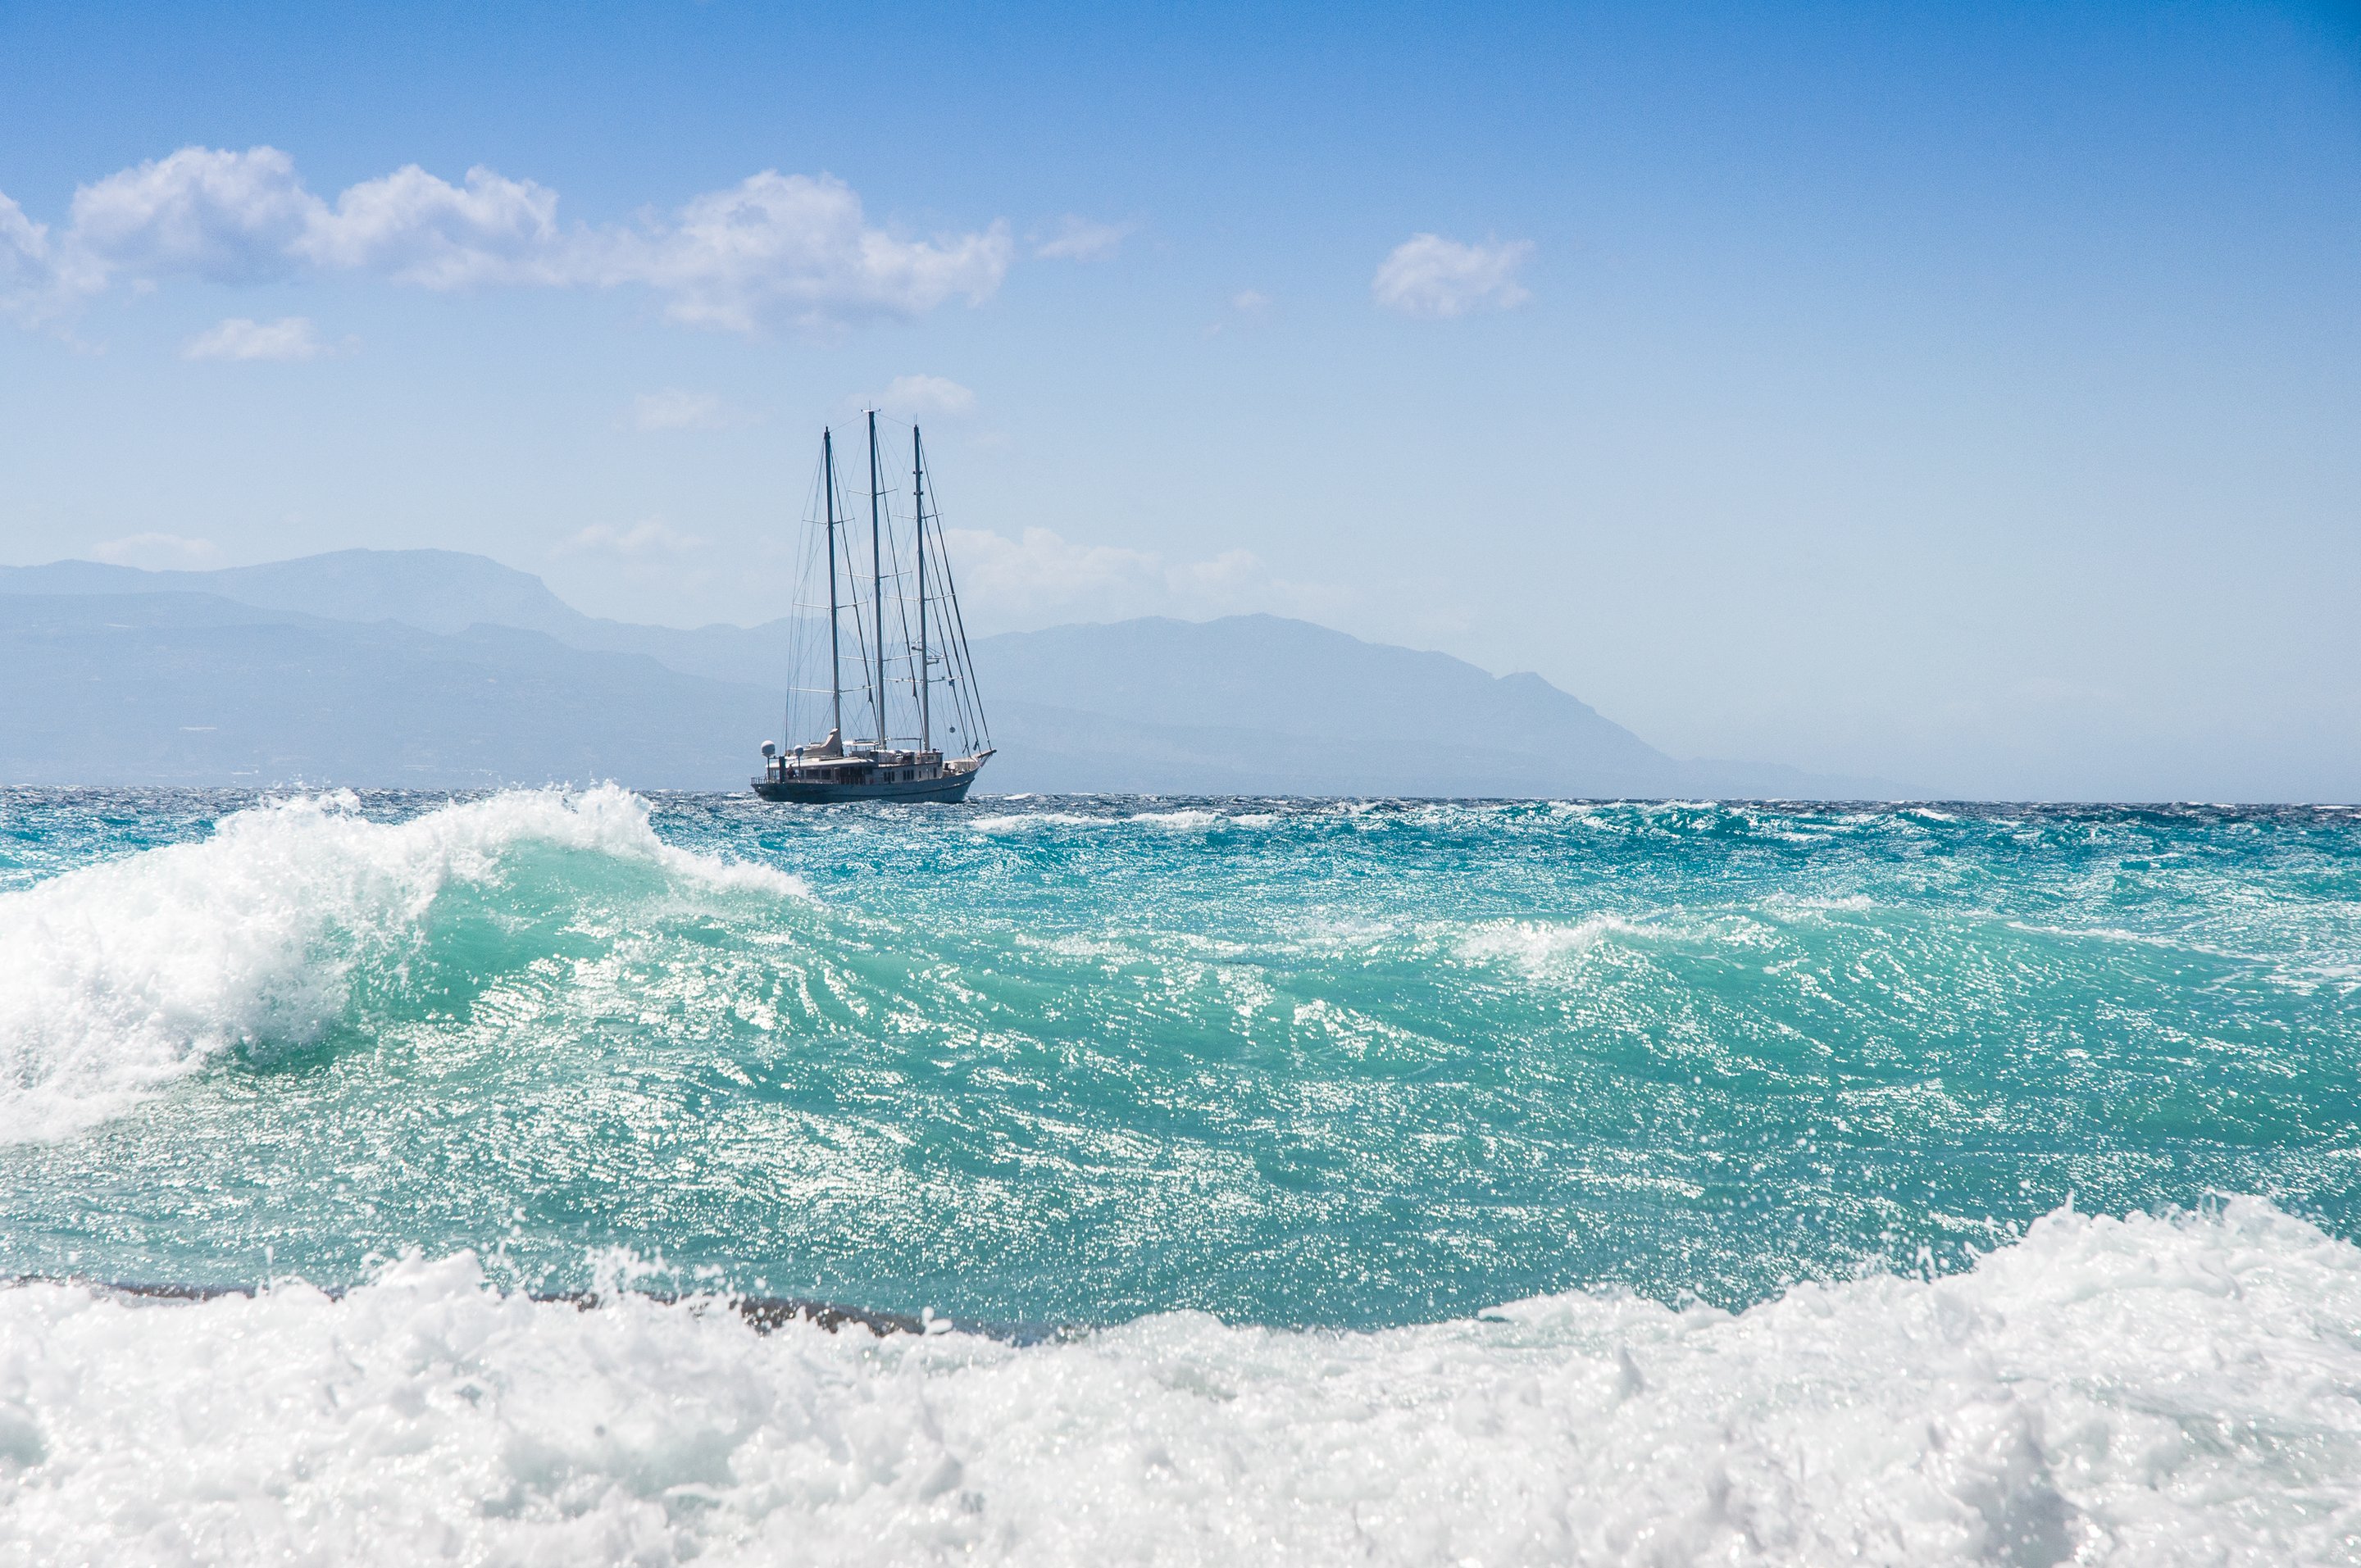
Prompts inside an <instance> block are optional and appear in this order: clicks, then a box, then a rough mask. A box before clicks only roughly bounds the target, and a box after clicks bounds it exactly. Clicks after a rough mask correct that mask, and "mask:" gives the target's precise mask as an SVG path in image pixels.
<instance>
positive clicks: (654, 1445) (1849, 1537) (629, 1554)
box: [0, 1199, 2361, 1568]
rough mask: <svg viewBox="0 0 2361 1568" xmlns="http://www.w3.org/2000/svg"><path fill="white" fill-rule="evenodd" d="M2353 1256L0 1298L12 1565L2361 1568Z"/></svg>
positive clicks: (2291, 1249) (407, 1277)
mask: <svg viewBox="0 0 2361 1568" xmlns="http://www.w3.org/2000/svg"><path fill="white" fill-rule="evenodd" d="M2356 1325H2361V1250H2356V1248H2355V1247H2353V1246H2352V1245H2348V1244H2345V1243H2344V1242H2340V1241H2337V1240H2335V1239H2333V1238H2331V1237H2329V1236H2327V1235H2325V1234H2323V1233H2322V1232H2320V1231H2318V1230H2316V1229H2314V1228H2313V1227H2312V1226H2311V1225H2309V1224H2307V1223H2303V1222H2301V1221H2299V1220H2296V1219H2293V1218H2291V1217H2290V1216H2288V1215H2286V1214H2284V1213H2282V1212H2279V1211H2278V1210H2277V1209H2274V1208H2272V1207H2271V1206H2270V1205H2269V1204H2268V1203H2266V1202H2263V1201H2259V1200H2251V1199H2248V1200H2237V1201H2231V1202H2228V1203H2226V1204H2224V1205H2223V1206H2221V1207H2220V1208H2218V1209H2217V1210H2214V1211H2213V1212H2204V1213H2180V1214H2175V1215H2170V1216H2167V1217H2164V1218H2150V1217H2145V1216H2134V1217H2132V1218H2129V1219H2125V1220H2114V1219H2103V1218H2090V1217H2086V1216H2084V1215H2081V1214H2078V1213H2075V1212H2071V1211H2070V1210H2069V1211H2060V1212H2056V1213H2053V1214H2051V1215H2049V1216H2048V1217H2047V1218H2046V1219H2043V1220H2041V1221H2039V1222H2038V1223H2036V1224H2035V1225H2033V1226H2032V1228H2031V1229H2030V1230H2029V1232H2028V1233H2027V1234H2025V1235H2024V1236H2023V1237H2022V1238H2021V1239H2020V1240H2018V1241H2016V1242H2015V1243H2014V1244H2011V1245H2005V1246H2003V1247H2001V1248H1999V1249H1998V1250H1997V1251H1994V1252H1992V1253H1990V1254H1989V1255H1985V1256H1984V1257H1982V1260H1981V1261H1980V1262H1979V1263H1978V1264H1977V1265H1976V1266H1975V1267H1973V1268H1972V1269H1971V1270H1969V1271H1967V1272H1964V1273H1961V1274H1958V1275H1953V1276H1949V1277H1937V1278H1932V1279H1921V1278H1913V1277H1894V1276H1880V1277H1872V1278H1865V1279H1861V1280H1856V1281H1849V1282H1840V1283H1833V1284H1816V1285H1806V1286H1803V1287H1799V1288H1795V1289H1792V1290H1790V1291H1789V1292H1787V1293H1786V1294H1784V1296H1782V1297H1780V1298H1779V1299H1773V1300H1770V1301H1766V1302H1763V1303H1762V1304H1759V1305H1757V1306H1754V1307H1752V1308H1750V1309H1748V1310H1744V1311H1741V1312H1738V1313H1735V1314H1731V1313H1727V1312H1723V1311H1720V1310H1716V1309H1713V1308H1710V1307H1707V1306H1702V1305H1691V1306H1688V1307H1686V1308H1682V1309H1678V1310H1675V1309H1672V1308H1667V1307H1665V1306H1662V1305H1659V1304H1656V1303H1653V1302H1651V1301H1648V1300H1644V1299H1639V1298H1637V1297H1633V1296H1629V1295H1621V1294H1581V1293H1576V1294H1569V1295H1560V1296H1554V1297H1547V1298H1543V1299H1534V1300H1529V1301H1524V1302H1521V1303H1518V1304H1515V1305H1513V1306H1509V1307H1505V1308H1502V1309H1500V1310H1496V1311H1492V1312H1488V1313H1484V1314H1480V1315H1478V1316H1477V1317H1473V1318H1466V1319H1460V1320H1456V1321H1446V1322H1439V1323H1431V1324H1424V1325H1419V1326H1412V1327H1405V1328H1399V1329H1390V1330H1384V1331H1379V1332H1327V1331H1303V1330H1278V1329H1257V1328H1248V1327H1236V1326H1229V1325H1225V1324H1224V1323H1223V1322H1221V1321H1217V1320H1215V1319H1213V1318H1211V1317H1208V1316H1204V1315H1202V1314H1195V1313H1166V1314H1161V1315H1156V1316H1150V1317H1147V1318H1143V1319H1140V1320H1138V1321H1133V1322H1130V1323H1128V1324H1126V1325H1123V1326H1121V1327H1116V1328H1108V1329H1103V1330H1099V1331H1096V1332H1090V1333H1087V1334H1082V1335H1079V1336H1075V1337H1072V1338H1069V1339H1066V1340H1063V1341H1058V1342H1052V1343H1046V1344H1038V1345H1033V1346H1029V1347H1018V1346H1016V1345H1011V1344H1006V1343H998V1342H995V1341H992V1340H986V1339H981V1338H977V1337H974V1336H972V1335H969V1334H965V1333H958V1332H951V1333H939V1334H932V1335H895V1336H889V1337H887V1338H884V1339H873V1338H872V1337H870V1336H869V1335H868V1334H867V1333H865V1332H858V1331H848V1332H842V1333H840V1334H836V1335H830V1334H829V1333H827V1332H822V1331H820V1330H818V1329H817V1328H814V1327H811V1326H810V1325H808V1324H802V1323H794V1324H790V1325H788V1326H786V1327H785V1328H783V1329H781V1330H779V1331H778V1332H775V1333H774V1334H772V1335H770V1336H768V1337H763V1336H759V1335H757V1334H756V1333H755V1332H752V1330H751V1329H749V1328H748V1327H747V1325H746V1324H745V1323H744V1322H743V1321H741V1320H740V1319H739V1318H738V1317H737V1316H736V1315H735V1314H732V1313H727V1312H718V1311H700V1310H697V1309H696V1308H695V1307H694V1306H693V1305H661V1304H658V1303H655V1302H653V1301H650V1300H646V1299H631V1298H624V1299H621V1300H620V1301H617V1302H614V1303H612V1304H610V1305H609V1306H608V1307H605V1308H602V1309H601V1310H596V1311H580V1310H576V1309H575V1308H573V1307H571V1306H566V1305H556V1304H536V1303H533V1302H532V1301H529V1300H527V1299H524V1298H522V1297H520V1296H514V1295H506V1296H504V1295H501V1294H500V1293H498V1292H496V1291H494V1290H492V1289H490V1288H488V1287H487V1286H486V1284H485V1282H484V1277H483V1273H482V1271H481V1270H480V1269H479V1267H478V1265H477V1263H476V1261H475V1259H474V1258H473V1257H472V1256H471V1255H456V1256H452V1257H446V1258H445V1259H442V1260H441V1261H434V1262H427V1261H420V1260H417V1259H415V1258H413V1259H412V1260H410V1261H407V1262H404V1263H402V1264H401V1265H399V1266H394V1267H392V1268H390V1269H389V1270H387V1271H385V1272H384V1273H383V1274H382V1275H381V1276H380V1277H379V1278H378V1279H377V1280H376V1281H375V1282H374V1283H372V1284H369V1285H368V1286H365V1287H363V1288H358V1289H356V1290H354V1291H352V1292H350V1293H349V1294H347V1295H346V1297H345V1298H344V1299H341V1300H337V1301H332V1300H330V1299H328V1298H327V1297H325V1296H324V1295H322V1294H320V1293H318V1292H317V1291H314V1290H313V1289H311V1288H307V1287H303V1286H301V1285H285V1286H281V1287H280V1288H276V1289H274V1290H271V1291H269V1292H267V1293H265V1294H263V1295H262V1296H260V1297H258V1298H256V1299H245V1298H226V1299H216V1300H214V1301H211V1302H207V1303H204V1304H202V1305H162V1304H155V1303H140V1302H127V1301H125V1300H123V1299H118V1298H114V1297H110V1296H107V1295H104V1294H93V1292H92V1291H90V1290H88V1289H85V1288H79V1287H74V1286H68V1285H28V1286H21V1287H18V1288H12V1289H5V1290H0V1555H5V1556H9V1557H11V1558H13V1559H16V1560H23V1561H53V1562H62V1561H73V1562H94V1561H132V1560H137V1561H175V1562H178V1561H196V1560H203V1561H228V1560H238V1561H265V1560H269V1561H285V1562H321V1563H327V1562H335V1563H412V1562H416V1561H419V1560H421V1559H422V1558H426V1557H433V1558H436V1559H447V1560H451V1561H467V1562H486V1563H594V1562H597V1563H607V1562H614V1563H621V1562H629V1563H644V1564H658V1563H680V1562H687V1561H690V1560H694V1561H697V1562H699V1563H951V1562H958V1563H1033V1564H1057V1563H1091V1564H1095V1563H1111V1562H1141V1563H1146V1562H1156V1563H1176V1564H1185V1563H1241V1562H1301V1563H1313V1562H1319V1563H1330V1562H1361V1563H1404V1564H1408V1563H1437V1564H1440V1563H1469V1562H1480V1563H1486V1564H1491V1565H1495V1568H1499V1565H1504V1564H1516V1563H1568V1562H1582V1563H1633V1564H1642V1563H1644V1564H1654V1565H1662V1564H1674V1563H1830V1562H1838V1561H1859V1562H1869V1563H1909V1564H1916V1565H1925V1564H1941V1563H2009V1564H2048V1563H2060V1562H2065V1561H2069V1560H2071V1561H2076V1562H2088V1563H2098V1562H2111V1563H2142V1564H2154V1563H2266V1562H2268V1563H2312V1562H2319V1563H2326V1562H2343V1561H2348V1560H2349V1557H2348V1555H2347V1554H2348V1553H2349V1551H2350V1547H2351V1543H2352V1541H2353V1540H2354V1538H2355V1532H2356V1530H2361V1400H2356V1392H2361V1336H2356Z"/></svg>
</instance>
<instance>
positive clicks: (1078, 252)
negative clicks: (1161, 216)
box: [1033, 214, 1139, 261]
mask: <svg viewBox="0 0 2361 1568" xmlns="http://www.w3.org/2000/svg"><path fill="white" fill-rule="evenodd" d="M1138 226H1139V225H1137V224H1102V223H1095V222H1093V221H1092V220H1091V219H1089V218H1079V217H1075V216H1074V215H1073V214H1067V216H1066V217H1065V219H1064V220H1063V221H1062V222H1060V224H1059V225H1058V232H1057V233H1056V234H1054V235H1052V236H1049V238H1048V239H1045V240H1043V241H1041V242H1040V243H1039V244H1038V245H1036V246H1035V247H1033V254H1034V255H1036V256H1038V257H1042V258H1046V259H1049V260H1064V261H1104V260H1105V259H1106V258H1108V257H1110V256H1113V255H1115V252H1117V251H1119V250H1121V249H1122V248H1123V242H1124V241H1125V240H1126V239H1128V238H1130V237H1131V235H1132V231H1133V230H1135V229H1137V227H1138Z"/></svg>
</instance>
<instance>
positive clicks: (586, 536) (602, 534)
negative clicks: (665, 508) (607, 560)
mask: <svg viewBox="0 0 2361 1568" xmlns="http://www.w3.org/2000/svg"><path fill="white" fill-rule="evenodd" d="M704 544H705V541H704V540H703V539H701V538H699V537H698V536H697V535H696V534H694V533H683V532H681V531H680V530H679V529H676V528H675V527H674V526H673V525H672V524H670V523H668V522H666V521H664V519H662V518H660V517H650V518H642V519H641V520H640V521H638V522H635V523H633V524H631V527H629V528H617V527H615V526H614V525H612V524H611V523H604V522H594V523H592V524H591V525H590V526H589V527H588V528H586V529H584V530H583V531H582V532H579V533H577V534H576V535H575V536H574V537H573V538H571V539H569V540H567V541H566V543H564V544H563V545H561V546H560V547H559V549H560V552H561V553H562V554H604V555H622V556H627V557H637V556H648V555H685V554H688V553H689V552H690V551H693V550H697V549H701V548H703V547H704Z"/></svg>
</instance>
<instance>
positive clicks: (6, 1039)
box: [0, 785, 801, 1141]
mask: <svg viewBox="0 0 2361 1568" xmlns="http://www.w3.org/2000/svg"><path fill="white" fill-rule="evenodd" d="M527 845H545V846H550V847H554V848H556V849H559V850H577V851H582V852H586V853H589V854H593V855H598V856H604V857H610V858H615V859H620V860H623V861H635V862H639V863H642V864H645V865H648V866H651V867H653V868H654V869H655V870H656V871H657V872H659V873H660V874H662V875H663V876H664V877H666V878H668V879H673V880H676V881H680V882H685V883H695V884H700V885H704V886H708V887H719V888H748V889H755V890H761V891H764V892H769V893H774V894H786V893H793V892H796V891H799V889H800V885H801V884H800V883H796V881H795V879H793V878H790V877H788V876H786V875H785V874H784V873H781V872H776V871H774V870H771V869H769V868H766V867H762V866H754V865H748V864H741V863H736V862H730V861H720V860H717V859H713V858H710V857H707V856H701V855H696V854H691V853H689V852H687V851H686V850H678V849H675V848H673V847H672V846H670V845H667V844H665V843H664V842H663V841H662V840H661V839H658V838H657V837H656V836H655V834H654V833H653V831H652V830H651V828H649V825H648V807H647V805H646V803H645V802H644V801H642V800H641V799H639V798H638V797H637V796H635V795H631V794H629V793H627V792H625V791H623V790H620V789H618V788H615V787H613V786H611V785H607V786H601V787H599V788H596V789H592V790H588V791H587V792H583V793H579V794H576V793H570V792H565V791H558V790H536V791H509V792H504V793H502V794H500V795H492V796H489V797H487V798H484V799H480V800H475V801H468V802H463V803H460V804H456V805H452V806H445V807H442V808H440V809H438V810H434V811H430V812H428V813H426V814H424V815H423V816H420V817H413V818H412V819H410V820H408V821H403V822H394V823H385V822H378V821H372V820H370V819H368V817H364V816H362V815H361V814H360V812H359V802H358V801H357V799H356V797H354V796H353V795H350V794H349V793H337V794H331V795H312V796H303V797H299V798H294V799H289V800H282V801H277V802H273V803H270V804H269V805H265V806H258V807H255V808H253V809H250V810H246V811H240V812H236V813H235V814H233V815H231V816H229V817H225V818H224V819H223V820H222V821H221V823H220V824H219V825H218V826H217V827H216V828H214V832H213V833H212V835H211V836H210V837H209V838H206V839H203V840H201V841H199V842H195V843H190V844H178V845H172V846H170V847H168V848H163V849H157V850H146V851H144V852H141V853H138V854H135V855H131V856H128V857H126V858H125V859H122V860H118V861H109V862H106V863H103V864H100V865H95V866H86V867H82V868H81V869H78V870H75V871H71V872H66V873H64V874H63V875H60V876H58V877H55V878H52V879H50V880H49V881H48V882H44V883H38V884H37V885H35V886H33V887H30V888H27V889H24V890H22V891H19V892H16V893H11V894H0V1141H16V1140H22V1139H26V1138H44V1137H55V1136H60V1135H66V1134H69V1133H71V1132H74V1131H76V1130H78V1129H80V1128H82V1127H85V1126H88V1125H91V1124H93V1123H95V1122H98V1121H101V1120H104V1118H106V1117H108V1116H110V1115H114V1114H115V1113H119V1112H120V1111H121V1110H123V1109H124V1108H125V1107H126V1106H128V1105H129V1104H131V1103H133V1102H136V1101H137V1099H139V1098H140V1097H141V1096H143V1095H144V1094H147V1093H148V1092H150V1091H154V1090H155V1089H156V1088H157V1087H158V1086H159V1085H161V1084H163V1083H165V1082H167V1081H169V1080H172V1079H174V1078H177V1077H179V1076H181V1074H183V1073H186V1072H187V1071H189V1070H190V1069H192V1068H193V1067H194V1066H196V1065H197V1064H198V1063H200V1062H202V1061H203V1060H204V1059H205V1058H208V1057H211V1056H214V1055H216V1054H218V1053H220V1052H222V1051H224V1050H227V1049H231V1048H234V1047H253V1046H257V1045H265V1044H267V1045H271V1046H300V1045H303V1044H306V1043H309V1042H312V1041H314V1040H317V1039H318V1038H319V1037H320V1036H322V1035H323V1034H324V1032H325V1031H326V1030H327V1029H328V1028H329V1027H330V1026H331V1025H333V1024H334V1023H335V1021H336V1019H337V1018H338V1017H339V1016H340V1015H341V1014H342V1013H343V1012H344V1009H345V1006H346V998H347V995H348V992H349V982H350V979H351V975H352V972H353V970H354V967H355V965H356V964H357V963H359V962H361V961H363V960H365V959H368V958H370V957H372V956H387V955H391V956H395V957H398V956H399V951H400V949H401V947H402V945H403V944H404V943H406V942H408V941H410V940H412V939H413V938H415V936H416V934H417V932H418V931H419V928H420V926H421V923H422V922H423V920H424V919H425V918H426V916H427V913H428V911H429V909H430V908H431V907H432V905H433V904H434V899H435V896H436V894H438V893H439V892H441V891H442V889H443V888H444V887H445V886H446V885H448V884H450V883H455V882H473V883H483V882H488V881H494V880H497V879H499V878H500V876H501V875H502V874H503V872H504V868H505V867H506V865H507V863H508V862H509V861H510V860H511V858H512V856H513V854H514V853H515V851H517V850H519V849H520V848H522V847H523V846H527Z"/></svg>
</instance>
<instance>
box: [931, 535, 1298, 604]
mask: <svg viewBox="0 0 2361 1568" xmlns="http://www.w3.org/2000/svg"><path fill="white" fill-rule="evenodd" d="M947 532H948V537H949V543H950V553H951V559H952V562H953V565H954V569H955V571H956V573H957V576H958V580H959V585H960V597H961V598H962V599H963V600H966V601H968V602H969V603H970V605H971V607H972V609H973V611H974V613H975V616H976V619H977V620H979V621H980V622H983V623H986V624H992V625H996V626H1010V625H1025V624H1032V625H1040V624H1045V623H1048V622H1050V621H1054V620H1120V619H1123V618H1125V617H1127V616H1136V615H1173V616H1181V617H1203V616H1214V615H1236V614H1242V613H1245V612H1247V611H1251V610H1273V611H1277V612H1279V613H1285V614H1301V615H1313V616H1318V615H1324V614H1330V613H1333V612H1334V610H1335V609H1337V608H1338V607H1339V605H1340V604H1341V598H1342V597H1341V596H1340V595H1338V594H1336V593H1335V592H1334V591H1333V590H1330V589H1326V588H1323V587H1317V586H1313V585H1307V584H1301V583H1290V582H1286V581H1283V580H1281V579H1279V577H1277V576H1273V575H1272V573H1271V571H1270V569H1269V567H1268V566H1267V565H1264V563H1263V561H1262V559H1261V557H1259V556H1257V555H1256V554H1254V553H1253V552H1252V551H1249V550H1225V551H1224V552H1222V553H1221V554H1218V555H1214V556H1212V557H1210V558H1209V559H1206V560H1202V561H1172V560H1168V559H1167V558H1166V557H1164V556H1163V555H1161V554H1158V553H1157V552H1155V551H1151V550H1131V549H1126V548H1125V547H1123V546H1120V545H1114V544H1078V543H1073V542H1071V541H1070V540H1068V539H1066V538H1065V537H1064V536H1062V535H1060V534H1059V533H1057V532H1053V531H1052V530H1049V529H1047V528H1028V529H1027V530H1026V531H1025V532H1024V535H1023V536H1022V537H1021V538H1017V539H1010V538H1008V537H1007V536H1006V535H1005V534H999V533H992V532H983V531H981V530H975V529H963V528H955V529H950V530H948V531H947Z"/></svg>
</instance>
